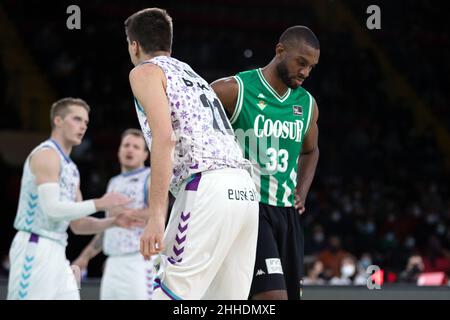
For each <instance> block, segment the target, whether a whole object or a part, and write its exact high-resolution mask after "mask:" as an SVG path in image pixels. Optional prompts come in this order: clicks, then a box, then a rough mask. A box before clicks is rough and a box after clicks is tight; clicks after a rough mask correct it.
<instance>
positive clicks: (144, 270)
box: [73, 129, 154, 300]
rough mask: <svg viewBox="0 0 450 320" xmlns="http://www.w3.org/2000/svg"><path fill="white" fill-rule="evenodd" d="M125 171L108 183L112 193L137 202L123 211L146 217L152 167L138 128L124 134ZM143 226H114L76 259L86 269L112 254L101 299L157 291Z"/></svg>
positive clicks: (131, 297)
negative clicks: (142, 243) (144, 246)
mask: <svg viewBox="0 0 450 320" xmlns="http://www.w3.org/2000/svg"><path fill="white" fill-rule="evenodd" d="M118 158H119V163H120V167H121V174H120V175H117V176H115V177H113V178H111V180H110V181H109V183H108V192H111V191H114V192H118V193H121V194H123V195H125V196H127V197H128V198H130V199H132V200H133V202H132V203H131V204H129V205H128V206H127V207H126V209H124V210H122V212H125V211H126V212H127V213H129V214H130V215H134V216H135V217H136V218H137V219H140V220H145V219H146V218H148V217H146V215H147V214H148V211H147V210H142V209H144V208H146V207H147V204H148V183H149V178H150V168H148V167H145V166H144V162H145V160H146V159H147V158H148V151H147V146H146V144H145V140H144V136H143V134H142V132H141V131H140V130H138V129H128V130H125V132H124V133H123V134H122V140H121V143H120V147H119V152H118ZM142 230H143V228H142V227H137V228H135V229H132V230H128V229H124V228H111V229H108V230H106V231H105V232H103V233H102V234H99V235H96V236H95V237H94V238H93V239H92V241H91V242H90V243H89V244H88V245H87V246H86V248H85V249H84V250H83V252H82V253H81V254H80V256H79V257H78V258H77V259H76V260H75V261H74V262H73V263H74V264H76V265H78V266H79V267H80V268H81V269H86V268H87V266H88V263H89V260H90V259H92V258H93V257H95V256H96V255H97V254H98V253H100V252H101V251H102V250H103V252H104V253H105V255H107V256H108V258H107V260H106V267H105V269H104V272H103V277H102V282H101V287H100V299H101V300H148V299H151V295H152V292H153V274H154V273H153V264H152V262H151V261H146V260H144V258H143V256H142V255H141V253H140V252H139V240H140V237H141V234H142Z"/></svg>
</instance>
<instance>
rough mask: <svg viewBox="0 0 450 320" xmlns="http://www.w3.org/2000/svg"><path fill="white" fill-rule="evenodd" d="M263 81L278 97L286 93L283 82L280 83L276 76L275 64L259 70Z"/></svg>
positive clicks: (286, 88)
mask: <svg viewBox="0 0 450 320" xmlns="http://www.w3.org/2000/svg"><path fill="white" fill-rule="evenodd" d="M261 71H262V74H263V76H264V79H266V81H267V82H268V83H269V84H270V86H271V87H272V88H273V89H274V90H275V91H276V92H277V93H278V94H279V95H280V97H282V96H284V94H285V93H286V91H287V90H288V89H289V88H288V87H287V86H286V84H284V82H283V81H281V79H280V77H279V76H278V73H277V70H276V68H275V64H273V63H272V62H271V63H269V64H268V65H267V66H265V67H264V68H262V69H261Z"/></svg>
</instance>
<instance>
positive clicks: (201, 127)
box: [135, 56, 248, 196]
mask: <svg viewBox="0 0 450 320" xmlns="http://www.w3.org/2000/svg"><path fill="white" fill-rule="evenodd" d="M143 63H144V64H145V63H153V64H155V65H157V66H159V67H160V68H161V69H162V70H163V72H164V74H165V76H166V79H167V88H166V93H167V99H168V101H169V107H170V116H171V120H172V128H173V131H174V133H175V138H176V145H175V152H174V159H173V161H174V163H173V176H172V181H171V184H170V191H171V192H172V194H173V195H174V196H176V195H177V193H178V191H179V188H180V186H181V184H182V183H183V182H184V181H185V180H186V179H188V178H189V177H190V176H191V175H193V174H195V173H198V172H202V171H207V170H216V169H223V168H248V161H246V160H245V159H244V158H243V156H242V151H241V149H240V148H239V145H238V144H237V143H236V141H235V137H234V134H233V129H232V128H231V125H230V122H229V121H228V119H227V117H226V114H225V111H224V109H223V107H222V104H221V103H220V101H219V99H218V98H217V96H216V94H215V93H214V91H213V90H212V88H211V87H210V86H209V84H208V83H207V82H206V81H205V80H204V79H203V78H201V77H200V76H199V75H198V74H197V73H195V72H194V71H193V70H192V68H191V67H190V66H189V65H187V64H186V63H184V62H181V61H178V60H177V59H175V58H172V57H167V56H158V57H155V58H153V59H150V60H148V61H145V62H143ZM149 90H151V88H149ZM135 106H136V111H137V115H138V119H139V123H140V125H141V128H142V131H143V133H144V136H145V140H146V142H147V145H148V147H149V149H150V150H151V143H152V135H151V132H150V128H149V126H148V121H147V117H146V115H145V111H144V109H143V108H142V106H141V105H140V104H139V101H137V100H136V99H135Z"/></svg>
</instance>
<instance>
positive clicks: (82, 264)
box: [72, 255, 89, 270]
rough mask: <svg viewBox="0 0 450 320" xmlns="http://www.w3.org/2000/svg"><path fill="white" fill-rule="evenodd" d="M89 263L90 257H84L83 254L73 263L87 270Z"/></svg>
mask: <svg viewBox="0 0 450 320" xmlns="http://www.w3.org/2000/svg"><path fill="white" fill-rule="evenodd" d="M88 264H89V259H88V258H86V257H84V256H83V255H80V256H79V257H78V258H76V259H75V260H74V261H73V262H72V265H76V266H78V268H80V270H87V267H88Z"/></svg>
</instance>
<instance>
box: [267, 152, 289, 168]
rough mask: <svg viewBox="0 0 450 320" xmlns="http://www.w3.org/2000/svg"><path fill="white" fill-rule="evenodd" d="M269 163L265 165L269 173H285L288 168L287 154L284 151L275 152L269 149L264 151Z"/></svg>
mask: <svg viewBox="0 0 450 320" xmlns="http://www.w3.org/2000/svg"><path fill="white" fill-rule="evenodd" d="M266 154H267V156H268V157H269V162H267V163H266V169H267V170H269V171H277V172H286V170H287V167H288V158H289V153H288V152H287V151H286V150H285V149H280V150H278V151H277V149H275V148H269V149H267V151H266Z"/></svg>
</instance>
